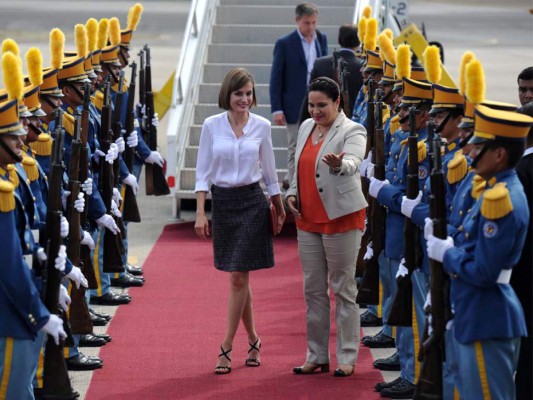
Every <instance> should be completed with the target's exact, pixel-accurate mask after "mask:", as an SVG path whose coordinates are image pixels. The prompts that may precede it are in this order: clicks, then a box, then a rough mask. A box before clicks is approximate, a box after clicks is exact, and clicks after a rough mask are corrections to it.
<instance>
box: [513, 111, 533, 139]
mask: <svg viewBox="0 0 533 400" xmlns="http://www.w3.org/2000/svg"><path fill="white" fill-rule="evenodd" d="M516 112H517V113H519V114H524V115H529V116H530V117H533V101H530V102H529V103H526V104H524V105H523V106H522V107H520V108H519V109H518V110H516ZM532 139H533V127H531V128H529V133H528V134H527V140H528V142H530V141H531V140H532Z"/></svg>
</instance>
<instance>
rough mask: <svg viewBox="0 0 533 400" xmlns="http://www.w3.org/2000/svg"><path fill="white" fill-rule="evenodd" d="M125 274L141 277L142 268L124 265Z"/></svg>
mask: <svg viewBox="0 0 533 400" xmlns="http://www.w3.org/2000/svg"><path fill="white" fill-rule="evenodd" d="M125 268H126V272H128V273H130V274H132V275H135V276H141V275H142V274H143V269H142V267H140V266H138V265H131V264H126V267H125Z"/></svg>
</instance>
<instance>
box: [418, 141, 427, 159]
mask: <svg viewBox="0 0 533 400" xmlns="http://www.w3.org/2000/svg"><path fill="white" fill-rule="evenodd" d="M426 157H427V149H426V139H424V140H421V141H419V142H418V162H419V163H420V162H422V161H424V160H425V159H426Z"/></svg>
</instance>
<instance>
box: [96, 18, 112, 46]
mask: <svg viewBox="0 0 533 400" xmlns="http://www.w3.org/2000/svg"><path fill="white" fill-rule="evenodd" d="M108 32H109V20H108V19H107V18H102V19H101V20H100V22H99V23H98V40H97V42H96V47H97V48H98V49H103V48H104V47H105V46H106V45H107V33H108Z"/></svg>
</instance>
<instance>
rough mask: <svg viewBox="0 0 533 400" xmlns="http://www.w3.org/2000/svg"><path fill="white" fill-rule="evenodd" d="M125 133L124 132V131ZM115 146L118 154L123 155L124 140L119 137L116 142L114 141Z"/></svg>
mask: <svg viewBox="0 0 533 400" xmlns="http://www.w3.org/2000/svg"><path fill="white" fill-rule="evenodd" d="M124 132H126V131H124ZM115 144H116V145H117V147H118V152H119V153H124V150H126V142H125V141H124V138H123V137H122V136H121V137H119V138H118V139H117V140H115Z"/></svg>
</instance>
